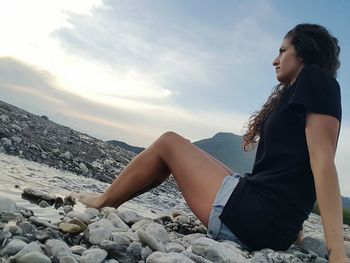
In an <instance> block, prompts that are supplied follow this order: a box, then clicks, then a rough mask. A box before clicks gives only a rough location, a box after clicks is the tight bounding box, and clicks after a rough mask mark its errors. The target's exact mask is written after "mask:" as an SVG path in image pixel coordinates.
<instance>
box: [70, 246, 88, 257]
mask: <svg viewBox="0 0 350 263" xmlns="http://www.w3.org/2000/svg"><path fill="white" fill-rule="evenodd" d="M70 250H71V251H72V253H74V254H77V255H82V254H83V253H84V252H85V251H86V250H87V249H86V247H83V246H78V245H76V246H72V247H71V248H70Z"/></svg>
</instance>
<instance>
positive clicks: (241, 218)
mask: <svg viewBox="0 0 350 263" xmlns="http://www.w3.org/2000/svg"><path fill="white" fill-rule="evenodd" d="M337 43H338V42H337V39H336V38H334V37H332V36H331V35H330V34H329V32H328V31H327V30H326V29H325V28H324V27H322V26H319V25H314V24H300V25H297V26H296V27H294V28H293V29H292V30H291V31H289V32H288V33H287V35H286V36H285V38H284V41H283V43H282V45H281V48H280V51H279V55H278V56H277V58H276V59H275V60H274V61H273V66H274V67H275V69H276V77H277V80H278V81H279V82H280V84H279V85H277V86H276V88H275V90H274V92H273V93H272V94H271V95H270V97H269V98H268V100H267V102H266V103H265V104H264V105H263V108H262V109H261V111H259V112H256V113H255V115H253V116H252V117H251V118H250V121H249V125H248V130H247V132H246V133H245V134H244V136H243V146H244V150H245V151H247V148H248V147H247V146H248V145H252V146H254V145H256V143H257V142H258V140H257V139H258V138H259V142H258V149H257V154H256V159H255V163H254V166H253V171H252V173H251V174H249V173H247V174H246V176H240V175H239V174H237V173H235V172H234V171H232V170H231V169H230V168H228V167H227V166H225V165H224V164H222V163H220V162H219V161H218V160H216V159H215V158H213V157H212V156H210V155H208V154H207V153H205V152H203V151H201V150H200V149H199V148H197V147H196V146H194V145H193V144H191V143H190V142H189V141H188V140H186V139H185V138H183V137H181V136H179V135H177V134H176V133H173V132H167V133H165V134H163V135H162V136H160V137H159V138H158V139H157V140H156V141H155V142H154V143H153V144H152V145H151V146H150V147H149V148H147V149H146V150H144V151H143V152H142V153H140V154H139V155H138V156H137V157H136V158H135V159H134V160H133V161H132V162H131V163H130V164H129V165H128V166H127V167H126V168H125V170H124V171H123V172H122V173H121V174H120V175H119V177H118V178H117V179H116V180H115V181H114V182H113V183H112V185H111V186H110V187H109V188H108V189H107V190H106V192H105V193H103V194H101V195H96V194H88V193H79V194H76V195H75V196H76V197H77V198H78V200H80V201H81V202H82V203H84V204H86V205H87V206H91V207H96V208H99V209H100V208H102V207H105V206H113V207H118V206H120V205H121V204H123V203H124V202H126V201H127V200H129V199H131V198H133V197H135V196H137V195H140V194H142V193H144V192H145V191H147V190H149V189H150V188H152V187H154V186H156V185H159V184H160V183H162V182H163V181H164V180H165V179H166V178H167V177H168V176H169V175H170V174H172V175H173V176H174V178H175V180H176V182H177V184H178V185H179V188H180V190H181V192H182V194H183V196H184V198H185V200H186V202H187V204H188V205H189V207H190V208H191V210H192V211H193V213H194V214H195V215H196V216H197V217H198V218H199V219H200V221H201V222H202V223H203V224H204V225H205V226H207V227H208V236H209V237H212V238H214V239H228V240H233V241H235V242H237V243H239V244H241V245H242V246H243V248H246V249H249V250H257V249H262V248H272V249H276V250H286V249H288V247H289V246H290V245H292V244H293V242H295V241H296V242H300V241H301V238H302V232H301V231H302V223H303V222H304V220H305V219H307V217H308V215H309V214H310V212H311V210H312V207H313V205H314V203H315V201H316V197H317V200H318V205H319V208H320V212H321V217H322V222H323V227H324V232H325V239H326V243H327V247H328V256H329V260H330V262H332V263H337V262H339V263H340V262H342V263H343V262H350V260H349V259H348V258H347V257H346V254H345V249H344V242H343V228H342V226H343V225H342V206H341V198H340V190H339V183H338V178H337V172H336V168H335V164H334V156H335V153H336V147H337V142H338V136H339V131H340V123H341V99H340V88H339V85H338V83H337V81H336V80H335V77H336V72H337V69H338V68H339V65H340V63H339V60H338V56H339V52H340V48H339V46H338V44H337ZM298 233H299V235H298ZM297 236H299V239H298V240H297Z"/></svg>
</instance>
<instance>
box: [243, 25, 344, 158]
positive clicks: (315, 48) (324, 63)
mask: <svg viewBox="0 0 350 263" xmlns="http://www.w3.org/2000/svg"><path fill="white" fill-rule="evenodd" d="M284 38H288V39H289V40H290V42H291V44H292V45H293V46H294V48H295V50H296V52H297V56H298V57H300V58H302V59H303V62H304V64H305V65H308V64H317V65H319V66H320V67H321V68H322V69H324V70H325V71H326V72H327V73H328V74H330V75H331V76H333V77H336V76H337V70H338V68H339V67H340V62H339V53H340V47H339V46H338V40H337V39H336V38H335V37H333V36H332V35H331V34H330V33H329V32H328V30H327V29H326V28H324V27H323V26H320V25H316V24H299V25H296V26H295V27H294V28H293V29H292V30H290V31H289V32H288V33H287V34H286V36H285V37H284ZM288 88H289V85H288V84H283V83H280V84H278V85H277V86H275V87H274V88H273V91H272V94H271V95H270V96H269V97H268V99H267V101H266V102H265V104H264V105H263V106H262V108H261V110H260V111H255V112H254V113H253V115H252V116H250V118H249V121H248V123H247V125H245V126H244V127H243V129H244V128H245V127H246V132H245V133H244V135H243V141H242V149H243V150H244V151H249V150H251V149H253V148H254V147H255V146H256V145H257V143H258V141H259V139H260V135H261V131H262V128H263V125H264V123H265V121H266V119H267V117H268V116H269V114H270V113H271V111H272V110H273V109H274V107H276V106H278V104H279V102H280V101H281V98H282V97H283V95H284V93H285V91H286V90H287V89H288ZM248 146H250V147H248Z"/></svg>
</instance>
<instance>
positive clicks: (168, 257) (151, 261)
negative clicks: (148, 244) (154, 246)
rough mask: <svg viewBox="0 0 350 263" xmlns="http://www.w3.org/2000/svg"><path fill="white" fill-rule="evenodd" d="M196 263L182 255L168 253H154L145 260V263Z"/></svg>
mask: <svg viewBox="0 0 350 263" xmlns="http://www.w3.org/2000/svg"><path fill="white" fill-rule="evenodd" d="M178 262H181V263H196V262H195V261H193V260H192V259H189V258H188V257H186V256H185V255H183V254H180V253H176V252H170V253H162V252H158V251H157V252H154V253H152V254H151V255H149V257H148V258H147V260H146V263H178Z"/></svg>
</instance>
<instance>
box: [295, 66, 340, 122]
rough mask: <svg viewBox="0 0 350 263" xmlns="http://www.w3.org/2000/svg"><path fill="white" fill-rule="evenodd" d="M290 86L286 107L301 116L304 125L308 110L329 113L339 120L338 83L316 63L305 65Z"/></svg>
mask: <svg viewBox="0 0 350 263" xmlns="http://www.w3.org/2000/svg"><path fill="white" fill-rule="evenodd" d="M293 86H294V87H293ZM291 88H292V95H291V98H290V101H289V103H288V107H289V109H291V110H292V111H293V112H294V113H295V114H296V115H297V116H298V117H299V118H301V120H302V122H303V125H304V127H305V126H306V113H307V112H308V111H309V112H314V113H320V114H326V115H330V116H333V117H335V118H337V119H338V120H339V122H341V114H342V113H341V95H340V87H339V84H338V82H337V81H336V80H335V79H334V78H333V77H331V76H329V75H328V74H327V73H325V72H324V71H323V70H322V69H321V68H320V67H319V66H318V65H305V66H304V68H303V69H302V71H301V72H300V74H299V76H298V78H297V80H296V82H295V84H294V85H292V87H291Z"/></svg>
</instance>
